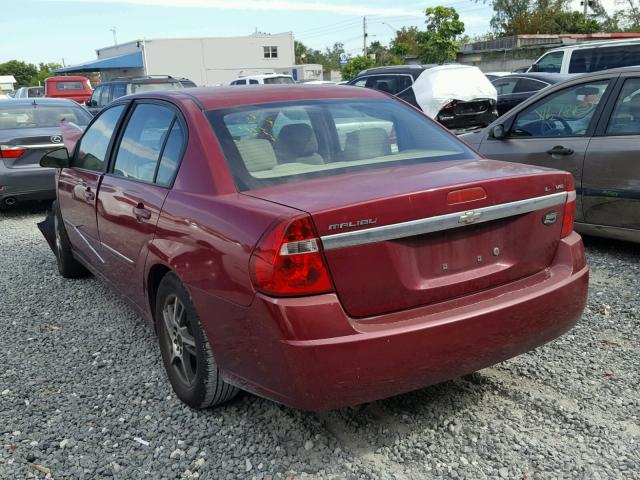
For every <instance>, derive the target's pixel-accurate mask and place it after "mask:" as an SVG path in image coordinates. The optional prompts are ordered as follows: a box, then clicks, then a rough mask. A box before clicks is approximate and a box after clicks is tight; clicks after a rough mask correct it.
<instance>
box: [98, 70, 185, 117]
mask: <svg viewBox="0 0 640 480" xmlns="http://www.w3.org/2000/svg"><path fill="white" fill-rule="evenodd" d="M183 81H186V79H178V78H173V77H171V76H168V75H147V76H143V77H131V78H128V77H127V78H117V79H114V80H111V81H109V82H102V83H101V84H99V85H98V86H96V89H95V90H94V91H93V94H92V95H91V98H90V99H89V100H87V102H86V106H87V108H88V109H89V111H90V112H91V113H92V114H93V115H95V114H96V113H98V112H99V111H100V110H102V109H103V108H104V107H106V106H107V105H109V103H111V102H112V101H113V100H115V99H117V98H120V97H124V96H125V95H131V94H133V93H138V92H149V91H156V90H174V89H176V88H184V86H183V84H182V82H183Z"/></svg>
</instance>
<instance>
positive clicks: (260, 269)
mask: <svg viewBox="0 0 640 480" xmlns="http://www.w3.org/2000/svg"><path fill="white" fill-rule="evenodd" d="M251 276H252V280H253V284H254V286H255V287H256V289H257V290H258V291H260V292H263V293H266V294H268V295H273V296H294V295H313V294H318V293H326V292H331V291H333V286H332V285H331V280H330V278H329V272H328V269H327V266H326V264H325V261H324V258H323V256H322V251H321V246H320V241H319V239H318V238H317V235H316V232H315V229H314V227H313V223H312V222H311V218H310V217H309V216H303V217H297V218H295V219H293V220H287V221H285V222H282V223H279V224H277V225H276V226H275V227H274V228H272V229H271V230H270V231H269V232H267V233H266V234H265V235H264V236H263V238H262V239H261V240H260V243H259V244H258V246H257V247H256V248H255V250H254V251H253V255H252V256H251Z"/></svg>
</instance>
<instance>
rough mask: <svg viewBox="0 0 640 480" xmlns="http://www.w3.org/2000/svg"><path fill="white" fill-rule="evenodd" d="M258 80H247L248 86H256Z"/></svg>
mask: <svg viewBox="0 0 640 480" xmlns="http://www.w3.org/2000/svg"><path fill="white" fill-rule="evenodd" d="M258 83H260V82H258V80H254V79H253V78H252V79H251V80H249V85H258Z"/></svg>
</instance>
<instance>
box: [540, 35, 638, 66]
mask: <svg viewBox="0 0 640 480" xmlns="http://www.w3.org/2000/svg"><path fill="white" fill-rule="evenodd" d="M630 66H640V38H631V39H626V40H609V41H604V42H588V43H578V44H574V45H567V46H565V47H560V48H554V49H553V50H549V51H548V52H547V53H545V54H544V55H542V56H541V57H540V58H538V60H536V61H535V63H534V64H533V65H531V68H530V69H529V71H530V72H548V73H565V74H566V73H588V72H598V71H600V70H609V69H612V68H620V67H630Z"/></svg>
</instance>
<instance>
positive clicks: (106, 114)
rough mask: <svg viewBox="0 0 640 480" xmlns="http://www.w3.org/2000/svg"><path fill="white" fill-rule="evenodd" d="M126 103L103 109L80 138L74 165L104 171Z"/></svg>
mask: <svg viewBox="0 0 640 480" xmlns="http://www.w3.org/2000/svg"><path fill="white" fill-rule="evenodd" d="M124 109H125V105H117V106H115V107H113V108H109V109H107V110H103V112H102V113H101V114H100V115H99V116H98V117H97V118H96V120H95V121H94V122H93V123H92V124H91V125H90V126H89V128H87V130H86V131H85V132H84V135H83V136H82V138H81V139H80V144H79V145H78V148H77V155H76V156H75V158H74V159H73V162H72V165H71V166H72V167H75V168H82V169H85V170H92V171H94V172H104V171H105V167H106V160H107V151H108V149H109V143H110V142H111V137H112V136H113V132H114V130H115V128H116V125H117V124H118V120H119V119H120V117H121V116H122V112H123V111H124Z"/></svg>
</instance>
